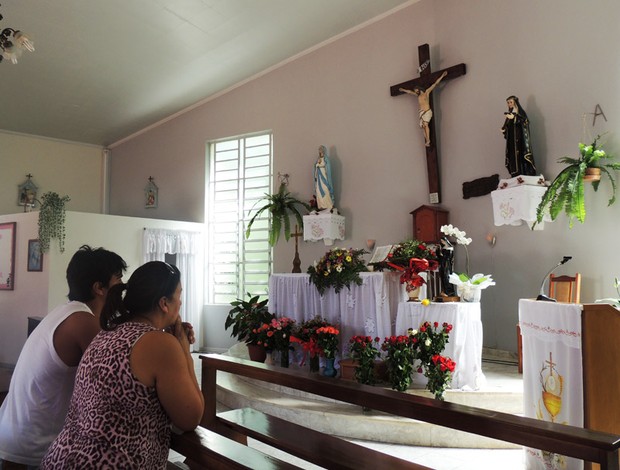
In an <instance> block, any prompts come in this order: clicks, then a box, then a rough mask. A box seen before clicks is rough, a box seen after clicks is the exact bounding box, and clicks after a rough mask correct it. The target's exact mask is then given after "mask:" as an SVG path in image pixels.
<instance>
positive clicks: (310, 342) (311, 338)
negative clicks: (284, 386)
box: [291, 315, 331, 372]
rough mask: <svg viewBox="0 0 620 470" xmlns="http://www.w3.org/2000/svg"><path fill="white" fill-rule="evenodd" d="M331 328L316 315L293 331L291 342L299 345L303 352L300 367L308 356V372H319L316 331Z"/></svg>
mask: <svg viewBox="0 0 620 470" xmlns="http://www.w3.org/2000/svg"><path fill="white" fill-rule="evenodd" d="M327 326H331V325H330V324H329V322H328V321H327V320H326V319H325V318H323V317H321V316H319V315H317V316H315V317H314V318H312V319H310V320H307V321H305V322H303V323H302V324H301V325H299V326H298V327H297V328H295V330H294V331H293V334H292V336H291V341H292V342H296V343H299V344H301V347H302V348H303V350H304V356H303V358H302V360H301V363H300V364H299V365H300V366H303V365H304V363H305V362H306V356H307V355H308V354H309V355H310V371H311V372H317V371H318V370H319V361H318V359H319V354H320V353H321V350H320V348H319V345H318V335H317V333H316V330H318V329H319V328H322V327H327Z"/></svg>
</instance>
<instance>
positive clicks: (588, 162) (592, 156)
mask: <svg viewBox="0 0 620 470" xmlns="http://www.w3.org/2000/svg"><path fill="white" fill-rule="evenodd" d="M600 138H601V136H600V135H597V136H596V138H595V139H594V141H593V142H592V144H590V145H585V144H583V143H579V154H580V155H579V158H571V157H568V156H565V157H562V158H560V159H559V160H558V162H560V163H566V164H567V165H568V166H567V167H566V168H564V169H563V170H562V171H561V172H560V173H559V174H558V176H556V177H555V179H554V180H553V182H552V183H551V185H550V186H549V187H548V188H547V191H545V194H543V197H542V200H541V202H540V204H539V205H538V208H537V209H536V222H534V225H536V224H537V223H540V222H542V220H543V217H544V216H545V214H546V212H547V211H548V212H549V215H550V217H551V220H555V219H556V217H557V216H558V214H559V213H560V212H562V210H564V212H565V213H566V215H567V216H568V221H569V227H571V228H572V226H573V222H574V219H577V220H578V221H579V222H581V223H583V222H584V220H585V218H586V207H585V200H584V186H585V185H584V182H588V181H589V182H592V187H593V188H594V191H597V190H598V185H599V183H600V179H601V175H606V176H607V177H608V178H609V181H610V183H611V198H610V199H609V202H608V203H607V205H608V206H610V205H612V204H613V203H614V202H615V200H616V180H615V177H614V174H613V173H612V171H616V170H620V163H616V162H609V161H608V160H609V159H611V158H613V156H611V155H609V154H607V153H606V152H605V151H604V150H603V149H602V148H601V145H600V144H599V139H600Z"/></svg>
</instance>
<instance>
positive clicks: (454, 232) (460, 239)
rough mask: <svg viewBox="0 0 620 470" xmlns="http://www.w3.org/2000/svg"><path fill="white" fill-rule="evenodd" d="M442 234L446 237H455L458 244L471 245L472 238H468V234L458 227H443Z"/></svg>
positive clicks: (449, 225) (450, 225)
mask: <svg viewBox="0 0 620 470" xmlns="http://www.w3.org/2000/svg"><path fill="white" fill-rule="evenodd" d="M440 230H441V233H443V234H444V235H447V236H449V237H454V238H455V239H456V242H457V243H458V244H459V245H465V246H467V245H469V244H470V243H471V241H472V240H471V238H467V234H466V233H465V232H464V231H462V230H459V229H458V228H457V227H454V226H453V225H452V224H448V225H442V226H441V228H440Z"/></svg>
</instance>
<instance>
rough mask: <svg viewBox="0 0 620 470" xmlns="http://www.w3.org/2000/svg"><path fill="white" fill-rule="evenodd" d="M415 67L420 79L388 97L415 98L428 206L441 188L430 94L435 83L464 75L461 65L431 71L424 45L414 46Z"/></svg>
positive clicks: (395, 87)
mask: <svg viewBox="0 0 620 470" xmlns="http://www.w3.org/2000/svg"><path fill="white" fill-rule="evenodd" d="M418 59H419V62H420V67H419V68H418V70H419V72H420V76H419V77H418V78H414V79H413V80H409V81H406V82H403V83H399V84H397V85H392V86H391V87H390V95H392V96H398V95H402V94H405V93H407V94H411V95H415V96H417V98H418V106H419V112H418V116H419V119H420V122H419V125H420V128H421V129H422V132H423V135H424V146H425V148H426V168H427V173H428V192H429V200H430V202H431V203H432V204H438V203H440V202H441V188H440V184H439V159H438V158H437V145H436V141H435V120H434V119H432V118H433V99H432V96H431V92H432V91H433V90H434V89H435V87H436V86H437V85H439V82H441V81H442V80H443V81H446V80H450V79H452V78H456V77H460V76H461V75H465V64H458V65H453V66H452V67H448V68H447V69H443V70H439V71H437V72H431V59H430V48H429V46H428V44H422V45H421V46H419V47H418Z"/></svg>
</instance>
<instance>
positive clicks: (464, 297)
mask: <svg viewBox="0 0 620 470" xmlns="http://www.w3.org/2000/svg"><path fill="white" fill-rule="evenodd" d="M456 290H457V294H458V295H459V296H460V297H461V302H480V297H481V296H482V289H476V288H473V289H459V287H457V289H456Z"/></svg>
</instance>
